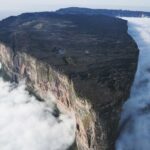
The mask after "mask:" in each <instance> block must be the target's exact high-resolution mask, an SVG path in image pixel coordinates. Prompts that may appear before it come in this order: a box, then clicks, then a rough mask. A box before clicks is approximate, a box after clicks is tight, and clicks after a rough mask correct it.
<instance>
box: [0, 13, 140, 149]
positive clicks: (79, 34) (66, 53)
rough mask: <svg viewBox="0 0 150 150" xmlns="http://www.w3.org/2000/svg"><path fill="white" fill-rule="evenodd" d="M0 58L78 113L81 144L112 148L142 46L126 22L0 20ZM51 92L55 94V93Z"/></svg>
mask: <svg viewBox="0 0 150 150" xmlns="http://www.w3.org/2000/svg"><path fill="white" fill-rule="evenodd" d="M0 41H1V44H0V61H1V62H2V64H3V70H4V71H5V72H6V74H7V75H8V76H9V77H10V78H12V79H13V80H15V81H19V80H21V79H22V78H26V80H27V86H28V90H29V91H31V92H32V93H34V94H35V95H36V96H37V97H39V98H40V99H43V100H45V101H48V102H49V99H50V97H49V96H50V95H54V96H55V98H56V99H57V101H54V102H52V103H54V104H56V105H57V107H58V109H59V110H60V111H62V112H64V113H70V114H73V115H74V116H75V118H76V123H77V124H76V128H77V129H76V145H77V149H79V150H88V149H90V150H91V149H93V150H106V149H111V150H112V149H113V148H112V147H113V144H114V141H115V138H116V136H117V126H118V119H119V115H120V110H121V106H122V103H123V101H124V100H126V99H127V97H128V95H129V90H130V87H131V84H132V81H133V78H134V73H135V71H136V64H137V58H138V49H137V46H136V44H135V43H134V41H133V40H132V39H131V37H130V36H129V35H128V34H127V22H126V21H124V20H121V19H117V18H111V17H106V16H103V15H96V16H87V15H59V14H58V13H35V14H23V15H20V16H18V17H10V18H8V19H6V20H3V21H2V22H0ZM50 93H52V94H50Z"/></svg>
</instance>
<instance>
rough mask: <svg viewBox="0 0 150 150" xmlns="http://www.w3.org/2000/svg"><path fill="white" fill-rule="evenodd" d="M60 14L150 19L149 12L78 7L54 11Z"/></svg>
mask: <svg viewBox="0 0 150 150" xmlns="http://www.w3.org/2000/svg"><path fill="white" fill-rule="evenodd" d="M56 12H57V13H61V14H88V15H99V14H103V15H108V16H120V17H150V12H144V11H131V10H113V9H91V8H80V7H69V8H62V9H59V10H57V11H56Z"/></svg>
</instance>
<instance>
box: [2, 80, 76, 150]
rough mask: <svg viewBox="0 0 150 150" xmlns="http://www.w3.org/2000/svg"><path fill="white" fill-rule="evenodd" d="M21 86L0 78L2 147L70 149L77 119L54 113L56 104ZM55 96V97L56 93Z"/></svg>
mask: <svg viewBox="0 0 150 150" xmlns="http://www.w3.org/2000/svg"><path fill="white" fill-rule="evenodd" d="M25 88H26V87H25V84H24V82H21V83H19V85H16V84H13V83H10V82H6V81H4V80H3V79H2V78H1V77H0V149H1V150H66V149H67V148H68V147H69V146H70V145H71V144H72V143H73V142H74V138H75V120H74V119H73V118H72V117H70V116H68V115H64V114H60V116H59V117H58V118H56V117H55V116H54V115H53V112H54V107H53V106H51V105H49V104H46V103H45V102H40V101H38V100H37V99H36V98H35V97H34V96H31V95H30V94H29V93H28V92H27V91H26V90H25ZM52 99H53V96H52Z"/></svg>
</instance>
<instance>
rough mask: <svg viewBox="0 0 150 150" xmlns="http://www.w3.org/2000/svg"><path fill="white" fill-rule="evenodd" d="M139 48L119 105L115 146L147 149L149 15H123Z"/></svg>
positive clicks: (149, 124) (127, 149)
mask: <svg viewBox="0 0 150 150" xmlns="http://www.w3.org/2000/svg"><path fill="white" fill-rule="evenodd" d="M124 19H126V20H128V27H129V29H128V32H129V34H130V35H131V36H132V37H133V39H134V40H135V41H136V43H137V45H138V48H139V50H140V54H139V61H138V68H137V73H136V76H135V80H134V83H133V87H132V89H131V95H130V97H129V99H128V100H127V102H126V103H125V104H124V106H123V112H122V115H121V120H120V129H119V130H120V131H119V135H118V140H117V142H116V150H150V18H124Z"/></svg>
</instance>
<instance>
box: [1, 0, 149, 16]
mask: <svg viewBox="0 0 150 150" xmlns="http://www.w3.org/2000/svg"><path fill="white" fill-rule="evenodd" d="M70 6H78V7H91V8H113V9H115V8H117V9H132V10H135V9H138V10H146V11H149V10H150V0H0V12H1V14H0V16H6V15H8V12H9V15H10V14H12V15H14V14H18V13H22V12H29V11H30V12H31V11H51V10H56V9H58V8H62V7H70Z"/></svg>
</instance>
